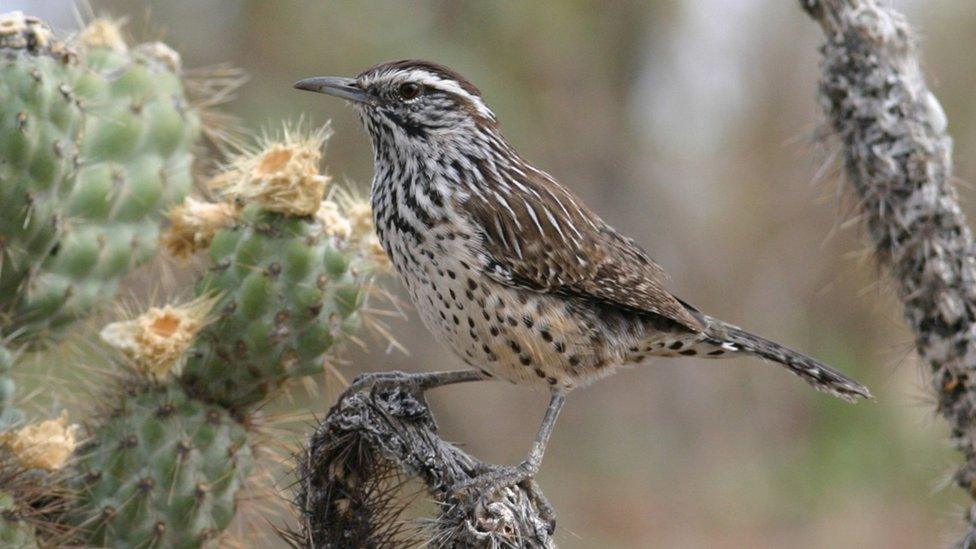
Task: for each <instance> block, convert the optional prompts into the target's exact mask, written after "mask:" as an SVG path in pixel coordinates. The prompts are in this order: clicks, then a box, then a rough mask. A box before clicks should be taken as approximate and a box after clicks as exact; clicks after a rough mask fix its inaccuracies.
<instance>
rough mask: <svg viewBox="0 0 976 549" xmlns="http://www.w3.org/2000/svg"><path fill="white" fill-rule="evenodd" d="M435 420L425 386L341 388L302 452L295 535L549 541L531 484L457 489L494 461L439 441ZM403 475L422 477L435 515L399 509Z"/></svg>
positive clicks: (444, 542)
mask: <svg viewBox="0 0 976 549" xmlns="http://www.w3.org/2000/svg"><path fill="white" fill-rule="evenodd" d="M436 430H437V427H436V425H435V422H434V418H433V416H432V415H431V412H430V409H429V408H428V406H427V403H426V402H425V400H424V397H423V394H422V390H421V389H419V388H417V387H415V386H412V385H411V384H410V383H409V382H407V383H404V384H400V383H397V382H389V383H387V382H383V383H381V384H379V385H377V386H376V387H374V388H373V389H372V390H371V391H351V392H347V393H346V394H344V395H343V396H342V397H341V398H340V399H339V401H338V403H336V405H335V406H333V407H332V409H331V410H330V411H329V414H328V416H326V418H325V420H324V421H322V423H321V424H320V425H319V427H318V429H317V430H316V431H315V433H314V434H313V435H312V437H311V438H310V439H309V443H308V446H307V448H306V453H305V455H303V456H300V458H299V462H300V463H299V471H298V473H299V479H300V487H299V493H298V495H297V497H296V505H297V506H298V508H299V509H300V511H301V513H302V531H301V532H299V533H296V534H295V535H294V537H293V541H295V542H296V545H298V546H302V547H315V548H337V547H353V546H355V547H379V546H384V547H385V546H389V545H391V544H396V545H397V546H399V544H410V543H411V542H416V541H425V542H427V543H428V544H430V545H431V546H434V547H555V543H554V542H553V540H552V538H551V537H550V534H549V533H548V531H547V523H546V521H545V520H544V519H543V516H544V515H545V512H544V510H542V509H540V507H539V505H538V504H537V503H536V501H535V498H533V497H532V496H531V495H530V494H529V493H528V491H526V490H523V489H522V488H517V487H516V488H506V489H504V490H502V491H500V492H489V493H480V494H473V495H470V496H456V495H455V494H454V489H455V488H456V487H457V486H458V485H459V483H461V482H463V481H465V480H467V479H470V478H472V477H474V476H476V475H477V474H478V473H479V472H483V471H485V470H486V469H488V468H490V467H491V466H490V465H488V464H486V463H483V462H481V461H478V460H477V459H475V458H474V457H472V456H470V455H468V454H467V453H465V452H463V451H461V450H460V449H458V448H457V447H456V446H454V445H452V444H449V443H447V442H445V441H443V440H442V439H440V438H439V437H438V436H437V434H436ZM397 472H398V473H399V474H396V473H397ZM403 475H407V476H416V477H417V478H419V479H420V480H421V481H422V482H423V483H424V485H425V486H426V489H427V492H428V493H429V494H430V495H431V496H432V497H433V498H434V500H435V501H437V502H438V503H439V504H440V510H441V512H440V516H439V517H437V519H436V520H433V521H431V522H430V524H429V525H424V526H425V527H424V528H423V529H422V531H418V529H416V528H415V529H413V531H411V530H410V528H409V525H406V524H404V523H403V522H401V519H400V518H399V514H400V513H399V512H400V511H401V510H402V508H403V507H404V506H405V505H407V504H409V502H407V503H404V502H403V501H402V500H400V499H398V493H399V492H400V491H401V490H402V488H403V482H404V481H403V478H402V477H403ZM410 535H412V536H413V539H412V540H409V541H407V540H405V536H410ZM421 535H422V536H423V539H422V540H418V539H416V538H418V537H419V536H421Z"/></svg>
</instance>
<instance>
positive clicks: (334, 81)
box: [295, 76, 369, 103]
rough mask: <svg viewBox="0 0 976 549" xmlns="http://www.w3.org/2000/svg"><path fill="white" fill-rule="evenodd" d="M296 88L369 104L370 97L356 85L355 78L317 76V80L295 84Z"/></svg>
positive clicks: (305, 80)
mask: <svg viewBox="0 0 976 549" xmlns="http://www.w3.org/2000/svg"><path fill="white" fill-rule="evenodd" d="M295 88H296V89H299V90H308V91H313V92H318V93H326V94H329V95H334V96H336V97H341V98H342V99H347V100H349V101H354V102H356V103H369V97H368V96H367V95H366V92H364V91H363V90H361V89H360V88H359V86H357V85H356V80H355V79H353V78H343V77H341V76H316V77H315V78H305V79H303V80H299V81H298V82H295Z"/></svg>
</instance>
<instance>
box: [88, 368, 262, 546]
mask: <svg viewBox="0 0 976 549" xmlns="http://www.w3.org/2000/svg"><path fill="white" fill-rule="evenodd" d="M118 401H119V404H118V406H117V407H116V408H115V409H114V410H112V411H111V413H110V414H109V416H108V417H107V418H106V421H105V422H104V423H102V424H101V425H99V426H98V427H96V428H95V429H93V430H92V432H91V433H90V441H89V442H88V443H87V444H86V445H85V446H83V447H82V448H80V449H79V451H78V452H77V453H76V455H77V464H76V469H77V472H78V477H77V478H76V479H75V481H74V486H73V487H74V489H75V491H76V493H77V500H76V501H75V502H74V504H73V509H72V510H71V511H70V513H69V519H70V520H71V522H73V523H74V524H75V525H77V526H79V527H80V528H81V529H83V531H84V532H85V535H84V536H83V537H84V541H85V543H86V544H90V545H97V546H108V547H150V546H159V547H196V546H199V545H201V544H202V543H204V542H205V541H207V540H210V539H213V538H214V537H216V536H217V535H219V534H220V532H222V531H223V530H224V529H225V528H226V527H227V525H228V524H229V523H230V521H231V519H232V518H233V516H234V512H235V510H236V506H237V497H238V490H239V489H240V488H241V486H242V484H243V482H244V479H245V477H246V475H247V472H248V469H249V467H250V464H251V449H250V447H249V446H248V445H247V442H246V431H245V429H244V427H243V426H242V425H240V424H239V423H237V422H236V421H235V420H234V419H233V418H231V417H230V415H229V414H228V413H227V411H226V410H224V409H222V408H219V407H216V406H212V405H207V404H204V403H201V402H199V401H197V400H194V399H192V398H189V397H188V396H186V395H185V394H184V393H183V391H182V390H181V389H180V388H179V387H178V386H172V385H169V386H157V385H153V384H149V385H141V386H135V387H132V388H130V389H128V390H127V391H126V392H125V394H124V395H121V398H119V399H118Z"/></svg>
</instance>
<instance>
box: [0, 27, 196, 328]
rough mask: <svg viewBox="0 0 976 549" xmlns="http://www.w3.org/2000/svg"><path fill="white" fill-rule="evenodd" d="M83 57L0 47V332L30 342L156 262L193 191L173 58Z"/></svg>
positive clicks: (150, 53) (142, 53)
mask: <svg viewBox="0 0 976 549" xmlns="http://www.w3.org/2000/svg"><path fill="white" fill-rule="evenodd" d="M25 25H26V27H25V29H26V30H25V31H24V33H25V34H29V33H31V32H33V33H35V34H41V33H45V32H47V33H49V31H47V30H46V29H45V28H44V27H43V26H41V25H40V23H33V24H30V23H25ZM44 36H47V35H44ZM38 43H41V44H46V46H45V47H41V46H37V44H38ZM80 52H81V53H79V54H73V53H69V52H68V50H67V49H66V48H65V47H64V46H63V45H59V44H57V43H56V42H52V41H51V40H50V39H49V37H48V38H46V39H44V40H38V39H36V38H35V39H33V41H32V40H23V41H19V42H18V41H11V40H7V41H0V263H2V269H0V314H2V315H3V316H6V317H7V318H8V319H9V320H7V321H5V323H6V325H4V326H0V329H2V331H3V332H4V333H6V334H14V335H16V336H17V337H22V338H25V339H27V340H28V342H32V341H33V340H36V339H37V338H38V336H41V335H56V334H57V332H58V331H59V328H61V327H62V326H64V325H65V324H67V323H69V322H71V321H73V320H75V319H77V318H79V317H81V316H83V315H84V314H86V313H88V312H89V311H90V310H91V309H92V308H93V307H94V306H95V305H97V304H98V303H99V302H102V301H104V300H106V299H107V298H110V297H111V296H112V295H113V294H114V292H115V287H116V284H117V282H118V280H119V278H120V277H121V276H123V275H125V274H126V273H128V272H129V271H131V270H132V269H133V268H134V267H136V266H137V265H139V264H141V263H144V262H145V261H147V260H148V259H150V258H151V257H153V255H154V254H155V252H156V246H157V238H158V232H159V226H158V225H159V220H160V219H161V217H162V215H163V213H164V212H165V210H166V209H167V208H168V207H169V206H171V205H172V204H174V203H176V202H178V201H180V200H182V198H183V197H184V196H185V195H186V193H187V192H188V190H189V189H190V186H191V183H192V177H191V165H192V162H193V156H192V154H191V152H190V149H191V147H192V145H193V143H194V142H195V141H196V139H197V136H198V135H199V133H200V121H199V118H198V116H197V114H196V113H195V112H194V111H193V110H192V109H190V108H188V106H187V104H186V99H185V96H184V94H183V87H182V81H181V79H180V75H179V60H178V57H177V56H176V54H175V53H174V52H172V50H170V49H169V48H167V47H166V46H163V45H161V44H146V45H142V46H138V47H136V48H134V49H132V50H131V51H126V50H124V48H123V49H122V50H119V49H113V48H109V47H97V46H82V47H81V49H80Z"/></svg>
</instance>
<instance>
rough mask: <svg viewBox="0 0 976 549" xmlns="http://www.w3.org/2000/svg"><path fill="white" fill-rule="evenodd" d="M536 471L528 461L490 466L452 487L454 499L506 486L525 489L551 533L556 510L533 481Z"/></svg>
mask: <svg viewBox="0 0 976 549" xmlns="http://www.w3.org/2000/svg"><path fill="white" fill-rule="evenodd" d="M535 473H536V471H535V470H534V468H533V467H532V466H531V465H530V464H529V463H528V462H522V463H521V464H519V465H517V466H515V467H512V466H491V467H489V468H486V469H485V470H484V471H483V472H479V474H478V475H477V476H475V477H472V478H469V479H467V480H464V481H461V482H459V483H457V484H455V486H454V487H453V489H452V495H453V497H454V498H455V499H464V498H466V497H471V496H474V497H479V496H481V495H483V494H489V493H492V492H497V491H499V490H502V489H504V488H508V487H516V486H517V487H519V488H521V489H522V490H524V491H525V493H526V494H527V495H528V496H529V498H530V499H531V500H532V502H533V503H534V504H535V506H536V509H538V511H539V517H540V518H541V519H542V520H544V521H545V523H546V530H547V532H548V533H549V534H550V535H552V533H553V532H554V531H555V530H556V511H555V508H553V506H552V504H550V503H549V500H548V499H546V496H545V495H544V494H543V493H542V490H541V489H540V488H539V485H538V483H536V481H535V478H534V477H535Z"/></svg>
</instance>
